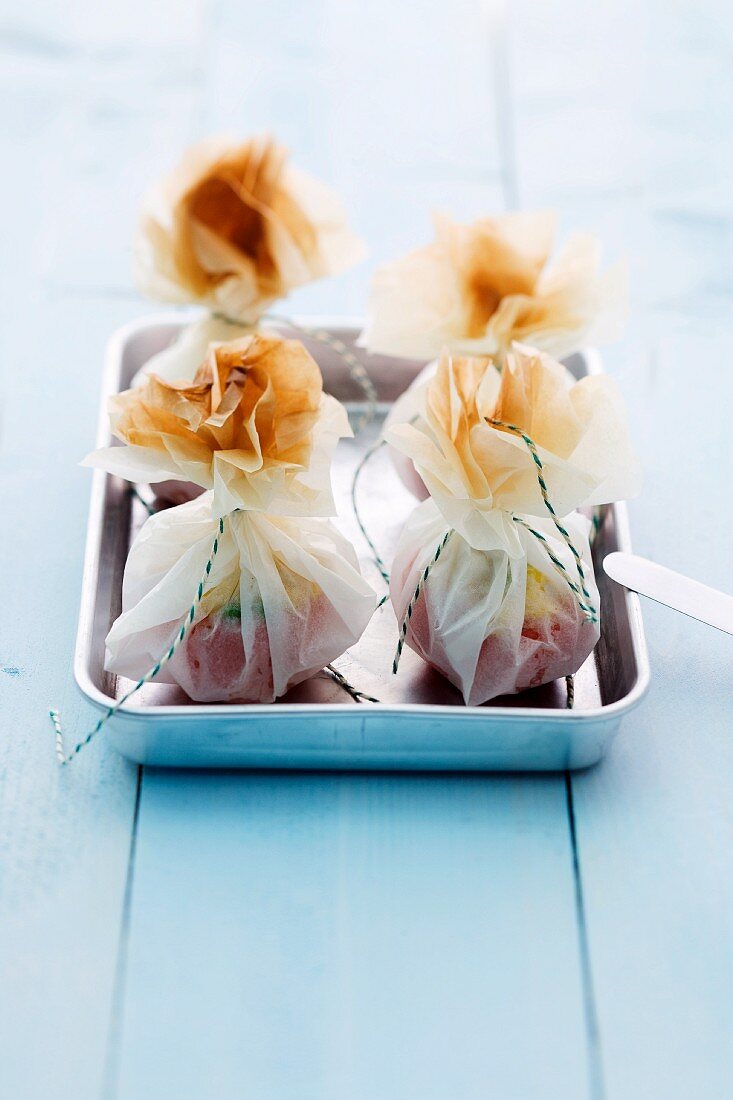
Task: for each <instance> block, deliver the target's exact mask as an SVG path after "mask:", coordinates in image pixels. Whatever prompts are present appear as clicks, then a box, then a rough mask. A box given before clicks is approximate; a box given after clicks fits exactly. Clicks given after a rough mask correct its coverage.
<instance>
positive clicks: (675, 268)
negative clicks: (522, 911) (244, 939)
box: [512, 3, 733, 1100]
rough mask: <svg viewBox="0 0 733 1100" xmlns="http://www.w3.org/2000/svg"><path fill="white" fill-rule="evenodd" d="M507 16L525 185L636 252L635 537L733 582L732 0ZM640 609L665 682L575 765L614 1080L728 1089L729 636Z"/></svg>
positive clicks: (651, 549) (591, 926)
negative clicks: (641, 471)
mask: <svg viewBox="0 0 733 1100" xmlns="http://www.w3.org/2000/svg"><path fill="white" fill-rule="evenodd" d="M513 14H514V16H515V23H514V27H513V32H514V45H515V52H514V57H513V66H512V75H513V80H514V102H515V105H516V133H517V146H518V149H519V154H518V155H519V159H520V165H519V180H520V192H521V194H522V196H523V197H524V198H525V201H527V202H530V203H532V204H548V203H552V204H557V205H559V207H560V209H561V211H562V212H563V215H564V218H565V223H566V224H572V223H575V224H577V222H578V221H579V220H581V218H583V220H585V221H586V222H587V223H588V224H590V225H591V226H593V225H594V224H595V226H596V227H597V228H598V229H600V232H601V233H602V235H603V236H604V237H605V239H606V240H607V241H608V240H610V241H611V243H612V245H613V246H614V247H615V249H616V250H626V251H627V252H628V253H629V254H630V258H631V261H632V265H633V270H632V291H633V303H634V312H635V318H634V321H633V324H632V326H631V329H630V333H629V337H628V338H627V339H626V340H625V341H624V342H623V344H622V345H621V346H619V348H617V349H614V350H613V351H612V353H611V354H609V355H608V356H607V361H608V362H609V363H610V364H611V366H612V368H613V370H614V372H615V373H616V374H617V375H618V376H619V378H620V380H621V382H622V385H623V387H624V390H625V392H626V394H627V397H628V399H629V401H630V403H631V406H632V420H633V425H634V431H635V436H636V439H637V441H638V443H639V446H640V450H641V452H642V456H643V460H644V464H645V470H646V486H645V490H644V494H643V497H642V499H641V500H640V501H639V502H638V503H636V504H634V505H633V506H632V521H633V537H634V543H635V547H636V549H637V550H638V551H639V552H640V553H645V554H649V555H650V556H652V557H657V558H658V560H660V561H664V562H666V563H668V564H669V565H671V566H673V567H674V568H678V569H680V570H682V571H686V572H688V573H690V574H692V575H694V576H699V577H700V578H701V579H704V580H707V581H708V582H709V583H711V584H713V585H717V586H719V587H721V588H727V589H728V590H730V589H731V583H730V558H731V551H732V550H733V545H732V543H731V530H730V524H729V523H727V522H726V520H725V518H724V510H725V507H726V504H727V501H728V497H729V493H728V489H727V483H726V480H725V479H726V476H727V473H728V471H729V470H730V468H731V444H730V431H729V415H728V413H727V411H726V410H728V409H730V407H731V400H732V399H733V392H732V391H733V383H732V381H731V375H730V371H729V370H728V369H727V347H728V340H729V331H728V329H729V317H730V308H731V305H732V304H733V303H732V302H731V286H732V282H731V258H730V239H731V230H732V229H733V208H732V204H731V199H730V195H731V182H732V181H733V159H732V158H731V157H730V150H729V143H728V140H727V133H728V131H729V129H730V124H731V121H733V117H732V112H733V96H732V95H731V91H732V90H733V84H732V82H731V77H730V72H729V68H728V66H727V64H726V62H725V60H724V58H725V57H726V56H727V54H726V50H728V49H729V46H730V39H731V21H730V15H729V12H728V11H727V10H726V9H724V7H723V6H722V5H719V4H713V3H703V4H702V5H698V6H696V8H695V9H694V10H693V9H682V8H680V7H676V8H675V9H674V10H672V9H671V8H670V7H669V6H668V5H660V4H656V3H653V4H650V5H646V6H641V7H640V6H639V5H614V6H613V8H610V7H608V6H596V7H595V8H592V9H591V8H588V7H587V6H586V5H580V4H562V5H560V4H551V5H540V4H535V3H532V4H526V3H525V4H522V5H519V6H515V8H514V9H513ZM548 46H551V48H548ZM644 617H645V622H646V626H647V632H648V639H649V647H650V655H651V661H652V673H653V688H652V692H651V694H650V697H649V699H648V700H647V702H646V703H645V705H644V707H643V708H642V709H641V710H640V711H638V712H637V713H636V714H635V715H634V716H633V717H632V718H631V719H630V720H627V721H626V723H625V728H624V730H623V731H622V734H621V736H620V737H619V739H618V742H617V743H616V745H615V747H614V749H613V751H612V753H611V755H610V758H609V759H608V760H607V762H606V763H604V764H603V765H602V766H601V767H599V768H598V769H595V770H594V771H591V772H588V773H586V774H584V775H582V776H579V777H577V778H573V781H572V789H573V793H574V809H575V818H576V827H577V840H578V846H579V860H580V868H581V872H582V888H583V895H584V900H585V912H586V922H587V932H588V939H589V946H590V968H591V977H592V981H593V985H594V988H595V991H596V996H597V1012H598V1021H599V1035H600V1052H601V1056H602V1060H603V1066H604V1079H605V1093H606V1096H607V1097H608V1100H636V1098H639V1100H641V1098H646V1097H648V1096H650V1095H659V1096H664V1097H665V1098H667V1097H669V1098H672V1100H676V1098H679V1100H683V1098H687V1097H690V1096H705V1097H711V1098H712V1097H716V1098H717V1097H721V1098H722V1097H724V1096H727V1095H728V1093H729V1084H730V1080H731V1073H732V1072H733V1057H732V1056H731V1052H730V1043H729V1041H728V1037H729V1035H730V1032H731V1026H732V1025H733V997H731V989H733V951H732V950H731V942H732V941H731V930H732V928H731V914H732V913H733V888H732V887H731V875H730V855H729V853H730V850H731V840H732V839H733V814H732V813H731V810H730V797H729V793H730V786H731V781H732V780H733V746H731V743H730V737H729V736H728V733H729V729H730V717H731V713H733V710H732V708H731V702H732V701H733V699H732V694H731V687H730V675H729V671H730V660H731V645H730V639H729V638H727V637H725V636H723V635H719V634H716V633H715V632H713V631H711V630H709V629H708V628H706V627H703V626H702V625H700V624H696V623H694V622H692V621H690V620H687V619H683V618H681V617H679V616H675V614H674V613H673V612H670V611H666V610H665V609H662V608H658V607H656V606H654V605H651V604H648V603H647V604H645V606H644Z"/></svg>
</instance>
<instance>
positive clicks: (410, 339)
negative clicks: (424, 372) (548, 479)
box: [362, 212, 626, 359]
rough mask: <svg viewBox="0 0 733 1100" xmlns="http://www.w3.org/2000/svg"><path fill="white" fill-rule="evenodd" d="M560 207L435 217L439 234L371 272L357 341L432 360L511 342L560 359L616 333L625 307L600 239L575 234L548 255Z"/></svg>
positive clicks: (619, 276) (622, 284)
mask: <svg viewBox="0 0 733 1100" xmlns="http://www.w3.org/2000/svg"><path fill="white" fill-rule="evenodd" d="M555 227H556V216H555V215H554V214H552V213H550V212H538V213H524V212H520V213H511V214H504V215H501V216H499V217H494V218H480V219H479V220H478V221H475V222H473V223H472V224H471V225H461V224H458V223H456V222H453V221H451V219H450V218H448V217H445V216H444V215H438V216H436V218H435V240H434V242H433V243H432V244H430V245H427V246H426V247H425V248H419V249H417V250H415V251H414V252H410V253H409V254H408V255H406V256H403V257H401V258H400V259H397V260H395V261H394V262H392V263H389V264H385V265H384V266H383V267H381V268H379V269H378V270H377V272H376V273H375V276H374V280H373V283H372V288H371V295H370V301H369V307H368V312H367V317H368V319H367V326H366V329H365V331H364V334H363V337H362V342H363V343H364V344H365V345H366V346H367V347H368V348H369V350H370V351H373V352H381V353H383V354H386V355H405V356H411V357H414V358H425V359H430V358H433V357H435V356H436V355H439V354H440V352H441V350H442V349H443V348H444V347H447V348H448V349H449V350H450V351H452V352H454V353H456V354H465V355H495V354H497V353H499V354H501V355H503V354H504V353H505V352H506V351H507V350H508V349H509V347H510V345H511V344H512V342H513V341H519V342H522V343H527V344H531V345H532V346H534V347H538V348H540V349H541V350H544V351H547V352H549V353H550V354H552V355H555V356H556V357H558V358H562V357H563V356H566V355H569V354H570V353H571V352H573V351H577V350H578V349H579V348H580V347H582V346H583V345H584V344H587V343H601V342H604V341H606V340H609V339H613V338H614V337H615V336H616V335H618V332H619V331H620V329H621V327H622V325H623V320H624V317H625V313H626V277H625V270H624V268H623V266H621V265H619V266H616V267H614V268H610V269H608V270H607V271H606V272H604V273H601V272H600V246H599V243H598V241H597V240H596V239H595V238H594V237H593V236H592V235H590V234H575V235H573V236H572V237H570V238H569V240H568V241H567V243H566V244H565V246H564V247H563V248H562V249H561V250H560V251H559V252H558V253H557V255H556V257H555V258H554V259H553V258H551V253H552V249H553V245H554V240H555Z"/></svg>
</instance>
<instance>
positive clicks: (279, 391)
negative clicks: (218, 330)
mask: <svg viewBox="0 0 733 1100" xmlns="http://www.w3.org/2000/svg"><path fill="white" fill-rule="evenodd" d="M109 413H110V420H111V423H112V430H113V432H114V434H115V436H116V437H117V438H118V439H120V440H121V441H122V442H123V443H126V444H127V446H126V447H124V448H123V447H105V448H102V449H101V450H98V451H95V452H93V453H92V454H91V455H89V456H88V458H86V459H85V462H84V464H85V465H87V466H97V467H101V468H102V469H104V470H107V472H108V473H112V474H117V475H118V476H120V477H124V478H127V479H128V480H129V481H137V482H151V483H153V485H154V487H155V489H156V492H157V494H158V495H159V496H160V497H162V498H163V499H165V500H168V501H173V502H175V503H180V502H182V501H185V500H188V499H190V498H191V497H192V496H196V495H198V493H200V492H201V491H202V490H204V489H213V490H214V502H215V507H216V509H217V514H219V515H224V514H226V513H227V512H229V511H231V510H232V509H233V508H236V507H246V508H250V509H257V510H259V511H265V512H269V513H282V514H286V515H295V514H302V515H321V516H329V515H333V512H334V504H333V497H332V494H331V488H330V480H329V467H330V460H331V456H332V454H333V451H334V449H335V446H336V443H337V442H338V439H339V438H340V437H342V436H346V435H350V434H351V429H350V428H349V424H348V419H347V417H346V413H345V411H344V408H343V406H342V405H340V404H339V402H338V401H336V400H335V398H333V397H330V396H329V395H328V394H324V392H323V380H322V377H321V372H320V370H319V369H318V365H317V364H316V362H315V360H314V359H313V358H312V357H311V356H310V355H309V354H308V352H307V351H306V349H305V348H304V347H303V345H302V344H301V343H299V341H297V340H282V339H280V338H278V337H273V336H264V335H259V334H257V335H250V336H245V337H243V338H242V339H240V340H236V341H232V342H230V343H227V344H214V345H212V346H211V347H210V349H209V352H208V355H207V358H206V361H205V362H204V364H203V365H202V366H201V367H200V368H199V370H198V372H197V373H196V375H195V377H194V379H193V381H192V382H167V381H165V380H164V379H162V378H159V377H158V376H157V375H154V374H153V375H150V376H149V377H148V378H147V379H146V381H145V382H144V383H143V385H141V386H139V387H137V388H135V389H131V390H126V391H125V392H124V393H121V394H117V395H115V396H114V397H113V398H111V400H110V403H109Z"/></svg>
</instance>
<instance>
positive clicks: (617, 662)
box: [75, 313, 649, 771]
mask: <svg viewBox="0 0 733 1100" xmlns="http://www.w3.org/2000/svg"><path fill="white" fill-rule="evenodd" d="M187 319H188V318H187V317H186V316H185V315H182V314H181V313H176V314H173V315H170V314H167V315H158V316H153V317H147V318H145V319H143V320H141V321H138V322H136V323H133V324H131V325H128V326H127V327H125V328H123V329H121V330H120V331H119V332H117V333H116V334H115V335H114V336H113V337H112V339H111V340H110V343H109V346H108V350H107V356H106V367H105V374H104V385H103V392H102V410H101V418H100V430H99V445H100V446H106V445H108V444H109V443H110V441H111V437H110V430H109V424H108V419H107V415H106V411H105V407H106V402H107V397H108V396H109V395H110V394H112V393H114V392H117V391H119V390H121V389H125V388H126V387H127V386H128V385H129V383H130V380H131V379H132V377H133V376H134V374H135V373H136V371H137V370H138V369H139V368H140V367H141V366H142V365H143V364H144V363H145V362H146V361H147V359H148V358H149V357H150V356H151V355H153V354H155V353H156V352H157V351H159V350H161V349H162V348H164V347H165V346H167V345H168V344H169V343H170V341H171V340H173V339H174V338H175V336H176V335H177V333H178V332H179V330H180V328H181V326H182V324H184V323H185V321H186V320H187ZM297 323H298V325H302V326H303V327H313V328H325V329H326V330H328V331H329V332H330V333H331V334H332V335H333V336H335V337H337V338H338V339H340V340H342V341H343V342H344V343H346V344H348V345H352V344H353V343H354V341H355V339H356V336H357V334H358V331H359V325H358V323H357V322H355V321H353V320H352V321H350V320H348V319H346V320H345V319H340V320H339V319H334V318H323V317H318V318H298V319H297ZM283 332H287V330H286V329H285V328H283ZM289 334H290V335H293V333H292V332H291V333H289ZM297 335H301V334H300V333H297ZM304 342H305V343H306V344H307V346H308V347H309V350H310V351H311V353H312V354H313V356H314V358H315V359H316V360H317V361H318V362H319V364H320V366H321V370H322V372H323V376H324V382H325V387H326V389H327V390H329V391H330V392H331V393H333V394H334V395H335V396H336V397H338V398H339V399H341V400H342V401H344V403H345V404H346V405H347V407H348V408H349V412H350V414H353V415H354V416H355V417H358V415H359V411H360V409H361V410H362V411H363V406H361V405H360V404H359V400H360V395H359V391H358V389H357V387H356V386H355V383H354V382H353V381H352V379H351V378H350V376H349V372H348V370H347V368H346V366H345V364H344V362H343V359H342V358H341V357H340V356H339V355H338V354H336V353H335V352H334V351H333V350H332V349H331V348H329V347H327V346H325V345H324V344H322V343H319V342H318V341H315V340H308V339H304ZM359 354H360V355H361V356H362V357H363V359H364V362H365V363H366V365H367V367H368V370H369V373H370V375H371V377H372V379H373V381H374V383H375V385H376V387H377V392H378V395H379V401H380V404H379V407H378V416H377V417H376V418H375V420H374V421H373V422H372V423H371V424H370V425H369V426H368V427H367V428H366V429H364V430H363V431H360V432H359V433H358V435H357V438H356V439H354V440H346V441H343V442H342V443H341V444H340V445H339V450H338V451H337V455H336V460H335V462H334V485H335V489H336V494H337V500H338V503H339V518H338V521H337V522H338V525H339V526H340V527H341V529H342V530H343V531H344V533H345V534H347V535H348V536H349V537H350V538H351V539H352V541H353V542H354V544H355V546H356V547H357V550H358V552H359V555H360V558H361V561H362V568H363V571H364V574H365V576H367V577H368V578H369V579H371V580H372V581H373V583H374V587H375V589H376V590H377V592H379V593H381V592H383V591H384V582H383V581H382V580H381V578H380V576H379V574H378V573H377V571H376V569H375V567H374V565H373V563H372V561H371V559H370V557H369V552H368V549H367V547H366V545H365V544H364V540H363V538H362V536H361V534H360V532H359V531H358V529H357V527H356V524H355V521H354V517H353V515H352V510H351V504H350V499H349V488H350V484H351V478H352V474H353V470H354V468H355V466H356V463H357V462H358V461H359V458H360V456H361V455H362V454H363V452H364V450H365V448H366V447H368V446H370V444H371V443H372V442H373V441H374V440H375V439H376V438H377V437H378V434H379V431H380V429H381V423H382V420H383V417H384V415H385V414H386V412H387V411H388V409H389V407H390V404H391V402H393V401H394V400H395V399H396V397H397V396H398V395H399V394H400V393H401V392H402V390H404V388H405V387H406V386H407V385H408V384H409V382H410V381H411V380H412V378H413V377H414V376H415V375H416V374H417V372H418V371H419V370H420V369H421V367H422V366H423V364H422V363H418V362H412V361H407V360H397V359H389V358H386V357H382V356H366V354H365V353H364V352H360V353H359ZM568 366H569V367H570V369H571V370H572V371H573V372H574V373H575V374H576V375H577V376H578V377H580V376H581V375H583V374H585V373H589V372H590V373H593V372H597V371H598V370H600V361H599V358H598V355H597V353H595V352H592V351H587V352H584V353H582V354H578V355H575V356H573V357H572V358H571V359H569V360H568ZM93 477H94V482H93V487H92V497H91V508H90V515H89V531H88V539H87V548H86V558H85V564H84V579H83V588H82V599H81V612H80V618H79V631H78V637H77V644H76V655H75V676H76V681H77V684H78V686H79V688H80V689H81V691H82V692H83V694H84V695H85V696H86V697H87V699H89V700H90V701H91V702H92V703H93V704H94V706H95V707H97V708H99V709H100V711H101V710H106V709H107V708H108V707H109V706H110V705H111V703H112V702H113V701H114V700H115V699H118V698H120V697H121V695H122V694H123V693H124V692H125V691H126V690H127V689H128V688H129V687H130V686H131V684H130V682H129V681H127V680H124V679H122V678H118V677H116V676H113V675H111V674H109V673H107V672H105V670H104V639H105V636H106V634H107V632H108V630H109V628H110V626H111V624H112V622H113V621H114V620H115V618H116V617H117V615H118V614H119V611H120V600H121V586H122V574H123V570H124V566H125V559H126V556H127V551H128V547H129V545H130V542H131V540H132V538H133V536H134V534H135V532H136V531H137V529H138V528H139V526H140V524H141V523H142V522H144V519H145V518H146V516H147V513H146V511H145V508H144V506H143V505H142V504H141V502H140V501H139V500H137V499H135V496H134V494H133V493H132V492H131V490H130V486H129V485H128V484H127V483H126V482H124V481H122V480H120V479H119V478H115V477H111V476H109V475H106V474H104V473H102V472H100V471H95V473H94V475H93ZM144 491H145V490H144V489H143V488H142V487H141V493H142V492H144ZM415 503H416V502H415V500H414V498H413V497H412V496H411V495H410V494H409V492H408V491H407V490H406V489H405V488H404V487H403V486H402V484H401V482H400V481H399V479H398V478H397V476H396V474H395V472H394V470H393V468H392V466H391V461H390V458H389V455H388V454H387V453H386V448H383V449H382V450H381V451H379V452H378V453H377V454H376V455H375V457H374V458H373V459H372V460H370V462H369V463H368V465H367V466H366V467H365V469H364V472H363V474H362V476H361V480H360V505H361V510H362V514H363V517H364V520H365V522H366V524H367V526H368V527H369V528H370V529H371V531H372V532H373V534H374V537H375V538H376V540H377V541H378V542H379V545H380V550H382V552H383V556H384V557H385V558H386V560H387V561H389V558H390V553H391V550H392V547H393V546H394V543H395V540H396V537H397V534H398V532H399V529H400V526H401V524H402V522H403V521H404V519H405V518H406V517H407V515H408V514H409V512H410V511H411V509H412V508H413V507H414V506H415ZM629 549H630V544H629V534H628V525H627V515H626V508H625V507H624V505H622V504H617V505H614V506H612V507H607V508H606V509H605V510H604V514H603V516H602V522H601V526H600V529H599V532H598V535H597V537H596V541H595V545H594V557H595V568H596V577H597V580H598V584H599V588H600V592H601V600H602V634H601V639H600V642H599V644H598V646H597V647H596V649H595V652H594V653H593V654H592V655H591V657H589V658H588V660H587V661H586V663H585V664H584V665H583V667H582V668H581V669H580V671H579V672H578V673H577V675H576V677H575V703H574V708H573V709H568V707H567V694H566V685H565V682H564V681H558V682H556V683H554V684H549V685H546V686H544V687H540V688H534V689H532V690H531V691H527V692H524V693H522V694H520V695H515V696H506V697H503V698H500V699H496V700H493V701H492V702H490V703H487V704H485V705H484V706H481V707H467V706H465V705H464V704H463V701H462V699H461V697H460V695H459V693H458V692H457V691H456V690H455V689H454V688H453V687H452V686H451V685H450V684H449V683H448V682H447V681H446V680H445V679H443V677H442V676H440V675H439V673H437V672H434V671H433V670H431V669H429V668H428V667H427V666H426V665H425V664H424V662H422V661H421V660H420V658H419V657H417V655H416V654H414V653H413V652H412V651H411V650H409V649H407V648H406V649H405V651H404V654H403V659H402V664H401V666H400V670H399V673H398V675H397V676H396V677H395V676H393V675H392V672H391V663H392V655H393V653H394V647H395V643H396V639H397V623H396V620H395V617H394V614H393V612H392V610H391V607H390V605H389V604H388V603H387V604H385V605H384V606H383V607H382V608H381V609H380V610H379V611H377V612H376V613H375V616H374V618H373V620H372V622H371V623H370V625H369V627H368V628H367V631H366V632H365V634H364V636H363V638H362V639H361V640H360V641H359V643H358V644H357V645H356V646H354V647H353V648H352V649H351V650H350V651H349V652H348V653H347V654H345V655H344V656H343V657H341V658H340V659H339V660H338V661H336V662H335V665H336V667H337V668H338V669H340V671H341V672H342V673H343V674H344V675H345V676H346V677H347V678H348V679H349V681H350V682H351V683H352V684H354V686H356V687H357V688H359V689H360V690H362V691H365V692H367V693H368V694H370V695H373V696H375V697H377V698H378V699H379V700H381V701H380V702H379V703H377V704H374V703H356V702H354V701H353V700H352V699H351V698H350V696H348V695H347V694H346V693H345V692H344V691H343V689H342V688H340V687H339V686H338V685H337V684H336V683H335V682H334V680H333V679H332V678H331V677H330V676H329V675H328V673H326V672H323V673H320V674H318V675H317V676H315V677H313V678H312V679H311V680H309V681H307V682H306V683H304V684H300V685H299V686H298V687H296V688H294V689H293V690H291V691H289V692H288V694H287V695H286V696H284V697H283V698H282V699H280V700H278V701H277V702H276V703H272V704H264V705H263V704H200V703H193V702H191V701H190V700H188V699H187V697H186V696H185V695H184V694H183V692H181V691H180V689H178V688H176V687H171V686H168V685H164V684H154V683H153V684H148V685H146V687H145V688H144V689H142V690H141V691H140V692H139V693H138V694H137V695H136V696H135V697H134V698H133V699H131V700H130V701H129V702H128V703H127V704H125V705H124V707H123V708H121V709H120V710H119V711H117V712H116V713H115V715H114V716H113V717H112V718H111V719H110V720H109V722H108V724H107V725H106V726H105V734H103V736H106V737H107V738H108V739H109V740H110V742H111V743H112V744H113V745H114V747H115V748H116V749H117V750H118V751H119V752H121V753H122V754H123V755H124V756H127V757H129V758H130V759H131V760H134V761H137V762H138V763H141V764H154V765H160V766H176V767H181V766H183V767H228V768H326V769H333V768H337V769H381V770H392V769H401V770H456V771H469V770H470V771H494V770H497V771H507V770H512V771H525V770H562V769H574V768H583V767H586V766H588V765H590V764H593V763H595V762H596V761H597V760H599V759H600V758H601V757H602V755H603V753H604V751H605V749H606V747H607V746H608V744H609V742H610V740H611V738H612V737H613V735H614V734H615V732H616V731H617V729H618V726H619V723H620V722H621V719H622V717H623V716H624V715H625V714H626V713H627V712H628V711H629V710H631V709H632V708H633V707H635V706H636V705H637V704H638V703H639V701H640V700H641V698H642V696H643V695H644V693H645V691H646V689H647V687H648V683H649V667H648V660H647V653H646V646H645V642H644V632H643V627H642V620H641V613H640V609H639V601H638V597H637V596H636V595H634V594H632V593H630V592H627V591H626V590H625V589H623V588H621V587H620V586H618V585H616V584H614V582H613V581H611V580H610V579H609V578H608V577H606V575H605V574H604V572H603V569H602V568H601V562H602V560H603V558H604V556H605V555H606V554H607V553H609V552H610V551H612V550H629Z"/></svg>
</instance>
